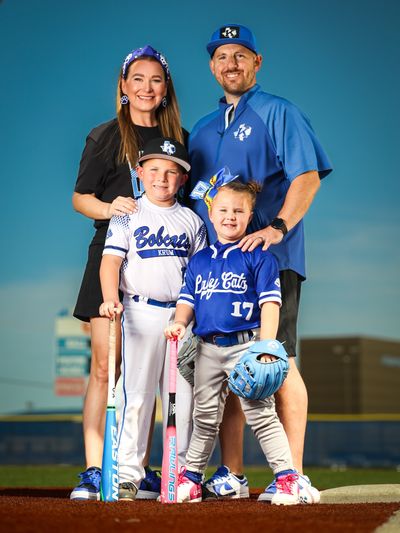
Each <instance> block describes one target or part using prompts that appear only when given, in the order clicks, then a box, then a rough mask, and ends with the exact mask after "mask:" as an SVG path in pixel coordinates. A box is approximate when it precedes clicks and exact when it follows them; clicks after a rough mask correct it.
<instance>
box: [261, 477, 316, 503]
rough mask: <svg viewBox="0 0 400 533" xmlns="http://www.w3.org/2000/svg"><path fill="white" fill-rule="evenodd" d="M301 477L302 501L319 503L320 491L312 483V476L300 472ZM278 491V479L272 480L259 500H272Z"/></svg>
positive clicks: (300, 493) (300, 490) (267, 501)
mask: <svg viewBox="0 0 400 533" xmlns="http://www.w3.org/2000/svg"><path fill="white" fill-rule="evenodd" d="M298 476H299V479H298V480H297V482H298V484H299V499H300V503H319V501H320V499H321V495H320V492H319V491H318V490H317V489H316V488H315V487H313V486H312V485H311V481H310V478H309V477H308V476H304V475H303V474H298ZM275 493H276V480H275V479H274V481H272V483H270V484H269V485H268V487H267V488H266V489H265V490H264V492H262V493H261V494H260V496H259V497H258V501H259V502H266V503H269V502H271V500H272V498H273V496H274V494H275Z"/></svg>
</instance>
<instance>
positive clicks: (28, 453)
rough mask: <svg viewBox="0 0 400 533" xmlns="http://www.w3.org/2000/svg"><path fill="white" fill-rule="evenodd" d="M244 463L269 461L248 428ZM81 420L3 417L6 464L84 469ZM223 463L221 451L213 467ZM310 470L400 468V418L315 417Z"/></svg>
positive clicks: (1, 445) (158, 435)
mask: <svg viewBox="0 0 400 533" xmlns="http://www.w3.org/2000/svg"><path fill="white" fill-rule="evenodd" d="M244 450H245V455H244V460H245V464H247V465H259V464H264V463H265V458H264V456H263V453H262V451H261V448H260V446H259V444H258V441H257V439H256V438H255V437H254V435H253V434H252V432H251V430H250V428H248V427H246V431H245V443H244ZM161 456H162V428H161V424H160V423H159V422H158V423H156V426H155V431H154V437H153V445H152V452H151V464H153V465H159V464H161ZM84 462H85V461H84V452H83V437H82V417H81V416H80V415H71V414H63V415H60V414H59V415H54V414H52V415H20V416H0V464H2V465H6V464H10V465H12V464H15V465H18V464H32V465H39V464H66V465H67V464H71V465H75V464H76V465H82V464H84ZM218 463H219V451H218V446H217V447H216V450H215V452H214V454H213V456H212V458H211V461H210V464H218ZM304 464H305V465H306V466H338V467H340V466H348V467H393V466H395V467H398V466H400V415H393V414H392V415H385V414H381V415H354V416H352V415H310V416H309V422H308V426H307V435H306V443H305V453H304Z"/></svg>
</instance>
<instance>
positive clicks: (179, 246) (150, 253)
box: [133, 226, 190, 259]
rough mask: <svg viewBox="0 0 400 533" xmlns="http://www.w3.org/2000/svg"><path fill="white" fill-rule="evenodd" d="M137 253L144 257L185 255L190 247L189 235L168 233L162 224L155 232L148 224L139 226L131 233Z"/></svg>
mask: <svg viewBox="0 0 400 533" xmlns="http://www.w3.org/2000/svg"><path fill="white" fill-rule="evenodd" d="M133 239H134V240H135V242H136V251H137V254H138V255H139V256H140V257H142V258H143V259H145V258H150V257H170V256H180V257H187V256H188V250H189V248H190V241H189V237H188V236H187V234H186V233H185V232H183V233H181V234H180V235H170V234H169V233H168V232H167V231H166V229H165V227H164V226H161V227H160V228H159V229H158V230H157V232H151V231H150V228H149V227H148V226H140V227H139V228H137V229H136V230H135V232H134V233H133Z"/></svg>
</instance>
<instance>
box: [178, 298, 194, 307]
mask: <svg viewBox="0 0 400 533" xmlns="http://www.w3.org/2000/svg"><path fill="white" fill-rule="evenodd" d="M176 304H177V305H178V304H185V305H188V306H189V307H193V308H194V302H191V301H190V300H189V299H186V298H183V297H181V296H180V297H179V298H178V301H177V302H176Z"/></svg>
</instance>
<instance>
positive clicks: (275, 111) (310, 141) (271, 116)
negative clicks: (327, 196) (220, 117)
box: [249, 96, 332, 181]
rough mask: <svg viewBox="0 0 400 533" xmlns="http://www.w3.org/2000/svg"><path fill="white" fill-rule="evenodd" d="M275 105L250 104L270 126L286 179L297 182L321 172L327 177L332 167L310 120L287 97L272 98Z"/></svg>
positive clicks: (256, 100) (268, 128)
mask: <svg viewBox="0 0 400 533" xmlns="http://www.w3.org/2000/svg"><path fill="white" fill-rule="evenodd" d="M271 100H272V101H271V105H269V106H265V105H264V106H262V105H261V106H258V105H257V103H258V99H257V98H256V99H255V101H254V103H253V102H252V101H250V102H249V105H250V106H251V107H253V109H254V111H255V112H256V113H257V114H258V115H259V116H260V117H261V119H262V120H263V122H264V124H265V125H266V127H267V130H268V133H269V135H270V137H271V140H272V143H273V144H274V146H275V150H276V154H277V157H278V159H279V160H280V162H281V164H282V166H283V169H284V170H285V175H286V177H287V178H288V179H289V180H290V181H293V180H294V179H295V178H296V177H297V176H299V175H300V174H303V173H304V172H309V171H312V170H317V171H318V172H319V175H320V178H321V179H322V178H324V177H325V176H327V175H328V174H329V173H330V172H331V170H332V165H331V163H330V161H329V158H328V156H327V155H326V153H325V151H324V149H323V148H322V146H321V143H320V142H319V140H318V139H317V137H316V135H315V132H314V130H313V128H312V126H311V124H310V121H309V119H308V118H307V117H306V116H305V115H304V114H303V112H302V111H300V109H299V108H298V107H296V106H295V105H294V104H292V103H291V102H288V101H287V100H285V99H284V98H279V97H273V96H271Z"/></svg>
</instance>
